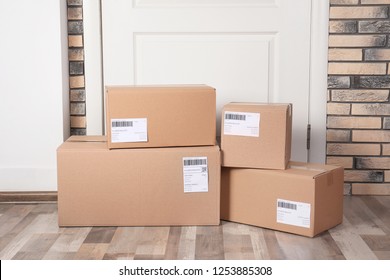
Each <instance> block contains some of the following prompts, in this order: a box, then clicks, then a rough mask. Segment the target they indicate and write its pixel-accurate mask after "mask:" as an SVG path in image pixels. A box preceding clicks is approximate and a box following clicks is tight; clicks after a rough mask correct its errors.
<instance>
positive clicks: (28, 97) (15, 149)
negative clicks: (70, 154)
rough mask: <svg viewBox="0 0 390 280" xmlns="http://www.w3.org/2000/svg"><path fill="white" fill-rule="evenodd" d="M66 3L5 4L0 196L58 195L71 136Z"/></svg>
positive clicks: (1, 9) (0, 22) (1, 11)
mask: <svg viewBox="0 0 390 280" xmlns="http://www.w3.org/2000/svg"><path fill="white" fill-rule="evenodd" d="M66 11H67V9H66V0H41V1H31V0H13V1H6V0H0V34H1V39H0V40H1V43H0V191H55V190H56V189H57V178H56V177H57V174H56V148H57V147H58V146H59V145H60V144H61V143H62V142H63V140H64V139H65V138H67V137H68V136H69V117H68V116H69V105H68V60H67V36H66V32H67V31H66V30H67V27H66V26H67V21H66Z"/></svg>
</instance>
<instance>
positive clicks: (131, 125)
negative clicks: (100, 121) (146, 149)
mask: <svg viewBox="0 0 390 280" xmlns="http://www.w3.org/2000/svg"><path fill="white" fill-rule="evenodd" d="M147 141H148V119H147V118H137V119H111V142H112V143H125V142H147Z"/></svg>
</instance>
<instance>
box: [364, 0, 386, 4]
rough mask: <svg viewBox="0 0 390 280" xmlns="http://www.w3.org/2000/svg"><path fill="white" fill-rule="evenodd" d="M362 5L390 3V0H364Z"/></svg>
mask: <svg viewBox="0 0 390 280" xmlns="http://www.w3.org/2000/svg"><path fill="white" fill-rule="evenodd" d="M361 2H362V5H370V4H390V0H362V1H361Z"/></svg>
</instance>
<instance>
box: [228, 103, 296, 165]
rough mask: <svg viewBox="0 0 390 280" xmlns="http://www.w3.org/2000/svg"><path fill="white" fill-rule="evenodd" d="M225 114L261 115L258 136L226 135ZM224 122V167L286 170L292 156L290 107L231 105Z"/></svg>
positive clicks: (255, 104) (254, 104)
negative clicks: (244, 113)
mask: <svg viewBox="0 0 390 280" xmlns="http://www.w3.org/2000/svg"><path fill="white" fill-rule="evenodd" d="M225 111H232V112H251V113H260V133H259V137H247V136H235V135H225V134H224V123H225V120H224V113H225ZM221 123H222V128H221V150H222V166H226V167H248V168H265V169H285V168H286V166H287V164H288V162H289V160H290V156H291V129H292V105H291V104H277V103H274V104H272V103H269V104H268V103H264V104H262V103H229V104H227V105H225V106H224V108H223V110H222V122H221Z"/></svg>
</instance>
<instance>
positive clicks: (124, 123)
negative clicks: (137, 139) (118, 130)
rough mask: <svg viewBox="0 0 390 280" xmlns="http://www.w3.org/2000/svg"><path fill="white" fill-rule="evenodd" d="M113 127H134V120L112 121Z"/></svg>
mask: <svg viewBox="0 0 390 280" xmlns="http://www.w3.org/2000/svg"><path fill="white" fill-rule="evenodd" d="M111 126H112V127H133V122H132V121H112V122H111Z"/></svg>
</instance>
